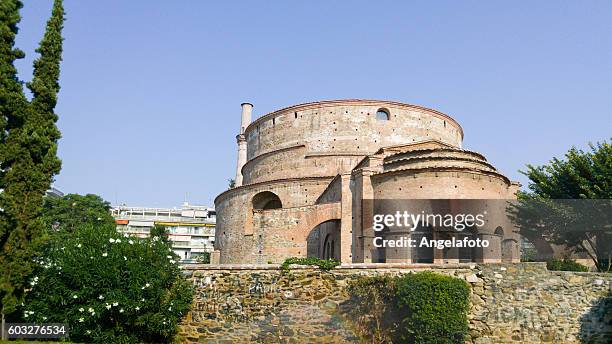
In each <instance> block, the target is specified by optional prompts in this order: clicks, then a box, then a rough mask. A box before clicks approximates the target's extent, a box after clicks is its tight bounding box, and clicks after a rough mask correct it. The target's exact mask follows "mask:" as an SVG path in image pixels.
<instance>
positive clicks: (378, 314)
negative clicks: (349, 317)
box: [348, 272, 470, 343]
mask: <svg viewBox="0 0 612 344" xmlns="http://www.w3.org/2000/svg"><path fill="white" fill-rule="evenodd" d="M348 292H349V295H350V296H351V300H352V301H351V303H350V307H351V314H353V315H354V316H355V317H356V319H357V325H358V328H359V329H360V330H361V331H362V332H365V333H368V334H369V336H370V337H371V339H372V341H373V342H377V343H391V342H408V343H463V342H464V340H465V336H466V335H467V332H468V320H467V312H468V310H469V295H470V287H469V286H468V284H467V283H466V282H465V281H463V280H461V279H458V278H454V277H450V276H445V275H440V274H436V273H432V272H421V273H416V274H407V275H403V276H399V277H387V276H378V277H363V278H360V279H358V280H357V281H355V282H352V283H351V284H350V285H349V288H348ZM353 310H354V311H353Z"/></svg>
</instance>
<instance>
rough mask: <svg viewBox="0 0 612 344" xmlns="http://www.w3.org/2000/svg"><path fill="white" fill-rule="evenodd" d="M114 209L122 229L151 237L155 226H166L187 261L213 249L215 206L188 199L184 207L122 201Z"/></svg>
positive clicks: (174, 248) (118, 224) (179, 251)
mask: <svg viewBox="0 0 612 344" xmlns="http://www.w3.org/2000/svg"><path fill="white" fill-rule="evenodd" d="M111 211H112V215H113V217H114V218H115V222H116V223H117V230H118V231H120V232H124V233H129V234H134V235H136V236H139V237H147V236H149V234H150V231H151V229H152V228H153V226H155V225H160V226H164V227H166V229H167V230H168V233H169V239H170V240H171V241H172V246H173V250H174V252H175V253H176V254H177V255H179V257H181V262H183V263H192V262H195V261H196V259H197V257H198V256H200V255H202V254H203V253H204V252H208V253H210V252H212V251H213V246H214V242H215V223H216V217H217V214H216V213H215V210H214V209H213V208H210V207H207V206H200V205H190V204H188V203H187V202H185V203H184V204H183V206H182V207H180V208H143V207H128V206H125V205H120V206H114V207H113V208H112V210H111Z"/></svg>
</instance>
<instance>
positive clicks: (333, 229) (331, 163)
mask: <svg viewBox="0 0 612 344" xmlns="http://www.w3.org/2000/svg"><path fill="white" fill-rule="evenodd" d="M252 108H253V105H251V104H249V103H244V104H242V121H241V127H240V131H239V133H238V136H237V142H238V163H237V169H236V179H235V180H236V185H235V187H234V188H231V189H229V190H227V191H225V192H223V193H221V194H220V195H218V196H217V198H216V199H215V209H216V210H217V212H218V214H219V220H218V223H217V232H216V239H215V252H214V255H213V262H219V263H267V262H274V263H278V262H282V261H283V260H284V259H285V258H287V257H307V256H313V257H319V258H335V259H337V260H339V261H341V262H342V263H370V262H408V263H411V262H429V263H444V262H453V261H459V259H448V257H446V256H445V255H444V254H442V253H439V252H436V253H431V254H420V253H419V254H417V255H416V256H415V255H412V254H397V253H396V251H397V250H394V249H380V248H377V247H374V246H373V245H372V242H373V239H374V238H375V237H376V236H377V235H381V233H375V232H374V231H373V230H372V223H371V221H372V214H371V211H372V209H371V207H370V208H369V205H368V204H370V203H367V201H368V200H376V199H501V200H504V199H514V198H515V194H516V192H517V190H518V188H519V184H518V183H516V182H512V181H511V180H509V179H508V178H507V177H506V176H504V175H503V174H501V173H500V172H499V171H497V170H496V169H495V167H493V166H492V165H491V164H490V163H489V162H488V161H487V160H486V158H485V157H484V156H483V155H482V154H479V153H477V152H473V151H469V150H465V149H463V148H462V141H463V129H462V127H461V126H460V125H459V123H457V121H455V120H454V119H453V118H451V117H450V116H448V115H446V114H443V113H441V112H439V111H436V110H433V109H428V108H425V107H421V106H416V105H411V104H404V103H398V102H392V101H380V100H358V99H352V100H333V101H321V102H313V103H306V104H299V105H294V106H290V107H287V108H284V109H281V110H278V111H274V112H272V113H269V114H266V115H263V116H261V117H259V118H258V119H256V120H255V121H251V114H252ZM400 234H401V233H398V232H394V231H385V232H383V233H382V235H383V236H385V238H387V239H393V238H395V237H397V236H398V235H400ZM432 235H433V239H444V238H445V235H446V234H445V233H443V232H440V231H437V230H433V233H432ZM472 235H473V236H474V237H477V238H480V239H487V240H488V241H490V242H491V247H489V248H486V249H484V248H483V249H482V250H480V251H479V252H476V253H475V254H471V255H470V258H469V259H470V260H471V261H477V262H496V261H502V260H503V261H517V260H518V259H519V241H520V236H519V234H518V233H517V232H516V231H515V229H514V228H512V227H511V226H506V225H501V226H500V225H497V224H496V225H495V226H493V225H492V224H490V225H489V226H487V227H485V228H481V229H479V230H478V232H474V233H472Z"/></svg>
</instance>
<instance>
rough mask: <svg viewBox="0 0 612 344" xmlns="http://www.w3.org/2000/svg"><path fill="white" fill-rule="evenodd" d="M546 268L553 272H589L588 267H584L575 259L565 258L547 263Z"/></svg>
mask: <svg viewBox="0 0 612 344" xmlns="http://www.w3.org/2000/svg"><path fill="white" fill-rule="evenodd" d="M546 268H548V270H552V271H582V272H586V271H589V268H588V267H587V266H584V265H582V264H580V263H578V262H576V261H575V260H573V259H570V258H567V257H566V258H563V259H551V260H549V261H547V262H546Z"/></svg>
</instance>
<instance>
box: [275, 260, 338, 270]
mask: <svg viewBox="0 0 612 344" xmlns="http://www.w3.org/2000/svg"><path fill="white" fill-rule="evenodd" d="M291 264H297V265H313V266H318V267H319V268H320V269H321V270H331V269H333V268H335V267H336V266H338V265H340V262H338V261H337V260H335V259H319V258H315V257H308V258H297V257H290V258H287V259H285V261H284V262H283V264H281V269H283V270H289V265H291Z"/></svg>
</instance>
